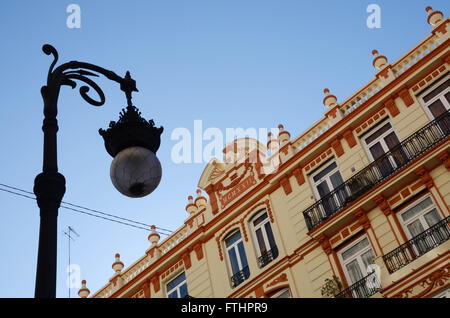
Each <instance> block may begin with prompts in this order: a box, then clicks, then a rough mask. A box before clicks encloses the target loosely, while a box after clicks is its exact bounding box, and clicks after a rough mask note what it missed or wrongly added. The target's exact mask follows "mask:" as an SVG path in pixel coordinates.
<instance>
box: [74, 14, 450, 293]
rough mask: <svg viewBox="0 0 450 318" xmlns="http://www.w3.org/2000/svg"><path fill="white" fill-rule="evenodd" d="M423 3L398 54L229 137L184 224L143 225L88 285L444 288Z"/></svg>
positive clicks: (445, 67) (121, 289)
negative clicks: (364, 75) (286, 115)
mask: <svg viewBox="0 0 450 318" xmlns="http://www.w3.org/2000/svg"><path fill="white" fill-rule="evenodd" d="M427 15H428V20H427V22H428V23H429V25H430V26H431V27H430V34H429V35H428V36H427V37H426V38H425V39H423V40H421V41H420V42H419V43H418V44H417V45H416V46H415V47H413V48H411V49H410V50H408V51H407V52H405V54H404V55H403V56H402V57H401V58H399V59H398V60H397V61H395V62H393V63H389V61H388V58H386V57H385V56H383V55H382V54H381V52H380V53H379V52H378V51H376V50H374V51H373V52H372V54H373V67H374V77H373V78H372V79H370V81H369V82H368V83H367V84H365V85H364V86H363V87H362V88H360V89H358V90H357V91H356V92H355V93H354V94H353V95H352V96H350V97H348V98H347V99H346V100H344V101H341V102H338V100H337V98H336V97H335V96H334V95H332V93H331V92H330V90H329V89H325V90H324V93H325V95H324V100H323V104H324V105H325V106H326V112H325V114H324V117H323V118H322V119H320V120H319V121H318V122H316V123H314V124H313V125H312V126H311V127H310V128H309V129H308V130H306V131H305V132H303V133H302V134H300V135H299V136H296V137H291V136H290V133H289V132H288V131H287V130H286V129H285V127H283V126H281V125H280V126H279V128H280V132H279V134H278V136H274V135H270V136H269V138H270V140H269V142H268V144H267V147H266V145H262V144H260V143H259V142H257V141H255V140H250V139H239V140H236V141H235V143H234V144H233V145H229V147H227V148H226V151H225V158H224V162H221V161H219V160H212V161H211V162H210V163H208V165H207V166H206V167H205V170H204V172H203V174H202V175H201V177H200V180H199V183H198V188H199V189H201V190H198V191H197V196H196V198H192V197H190V198H189V199H188V204H187V206H186V211H187V212H188V217H187V219H186V221H185V222H184V224H183V225H182V226H181V227H180V228H179V229H178V230H177V231H175V232H174V233H173V234H172V235H171V236H169V237H168V238H166V239H165V240H162V241H161V240H160V238H159V235H158V234H157V233H156V231H155V229H153V230H152V233H151V234H150V235H149V241H150V245H149V248H148V250H147V251H145V252H144V251H143V256H142V257H141V258H140V259H138V260H137V261H136V262H135V263H134V264H132V265H130V266H129V267H127V268H124V266H123V264H122V263H121V261H120V256H119V255H116V262H114V264H113V269H114V275H113V276H112V277H111V279H110V281H109V282H108V283H107V284H106V285H105V286H104V287H103V288H101V289H100V290H98V291H96V292H95V293H93V294H92V295H91V296H92V297H94V298H96V297H112V298H114V297H147V298H148V297H151V298H153V297H169V296H170V295H171V293H172V292H174V293H175V295H178V296H185V295H186V294H188V295H190V296H192V297H195V298H202V297H205V298H209V297H253V298H258V297H273V296H275V297H276V296H280V295H282V296H284V297H285V296H291V297H323V296H322V293H321V290H322V287H323V286H324V283H325V279H327V278H332V277H333V276H336V277H338V278H339V280H340V281H341V283H342V288H341V289H340V290H338V291H337V292H340V294H339V295H336V296H339V297H432V296H441V295H445V293H446V292H447V294H448V288H449V287H450V261H449V260H450V252H449V251H450V232H449V225H448V222H449V220H450V219H449V216H450V212H449V206H450V159H449V152H450V138H449V134H450V115H449V108H450V84H449V83H450V72H449V71H450V52H449V37H450V19H449V18H444V17H443V15H442V13H440V12H439V11H436V10H433V9H431V8H427ZM425 17H426V16H425ZM286 128H287V127H286ZM255 154H256V155H255ZM261 154H262V157H261ZM258 155H259V156H258ZM255 158H256V159H255ZM270 164H272V165H275V166H276V165H278V168H277V169H276V172H275V173H268V169H267V166H268V165H270ZM258 229H259V230H258ZM373 264H374V265H373ZM367 265H370V266H367ZM368 267H370V268H371V269H372V270H374V271H373V272H371V271H370V270H369V269H368ZM180 275H181V276H180ZM176 278H177V279H178V280H179V281H180V282H181V283H177V282H178V281H175V279H176ZM176 283H177V284H178V285H177V284H176ZM180 286H181V287H180ZM177 293H178V294H177ZM79 295H80V296H81V297H87V296H88V295H89V290H88V289H87V287H86V284H85V282H84V284H83V287H82V289H81V290H80V292H79Z"/></svg>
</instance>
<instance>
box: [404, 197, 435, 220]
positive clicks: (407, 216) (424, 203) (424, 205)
mask: <svg viewBox="0 0 450 318" xmlns="http://www.w3.org/2000/svg"><path fill="white" fill-rule="evenodd" d="M432 204H433V201H431V198H430V197H428V198H426V199H425V200H423V201H421V202H420V203H419V204H417V205H415V206H413V207H412V208H410V209H409V210H407V211H406V212H404V213H402V219H403V221H407V220H409V219H411V218H413V217H414V216H416V215H418V214H419V213H420V212H422V211H423V210H424V209H426V208H427V207H429V206H431V205H432Z"/></svg>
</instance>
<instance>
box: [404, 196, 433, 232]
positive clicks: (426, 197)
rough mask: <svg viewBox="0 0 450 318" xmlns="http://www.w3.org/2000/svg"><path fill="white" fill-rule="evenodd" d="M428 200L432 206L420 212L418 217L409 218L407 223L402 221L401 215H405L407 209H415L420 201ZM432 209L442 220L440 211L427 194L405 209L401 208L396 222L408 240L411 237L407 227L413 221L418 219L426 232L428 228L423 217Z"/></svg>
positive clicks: (431, 197)
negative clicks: (398, 222)
mask: <svg viewBox="0 0 450 318" xmlns="http://www.w3.org/2000/svg"><path fill="white" fill-rule="evenodd" d="M428 198H430V199H431V202H432V203H433V204H432V205H430V206H429V207H427V208H426V209H425V210H422V211H421V212H420V213H419V214H418V215H416V216H414V217H413V218H411V219H409V220H407V221H403V218H402V214H403V213H406V212H407V211H408V210H409V209H411V208H413V207H415V206H416V205H418V204H420V203H421V202H422V201H425V200H426V199H428ZM433 209H436V211H437V213H438V214H439V217H440V218H441V220H442V213H441V210H440V209H439V207H438V205H437V204H436V202H435V201H434V199H433V196H432V195H431V194H427V195H425V196H423V197H421V198H420V199H418V200H415V201H414V202H412V203H411V204H409V205H408V206H406V207H405V208H403V209H402V210H401V211H399V212H398V220H399V221H400V224H401V225H402V227H403V231H404V232H405V234H406V237H407V238H408V240H410V239H412V238H413V236H412V235H411V233H410V232H409V229H408V225H409V224H411V223H412V222H414V221H415V220H417V219H419V220H420V223H422V227H423V228H424V230H427V229H428V228H429V226H428V224H427V222H426V221H425V219H424V217H423V216H424V215H425V214H426V213H428V212H430V211H431V210H433Z"/></svg>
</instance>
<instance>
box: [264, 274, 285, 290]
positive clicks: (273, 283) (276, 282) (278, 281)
mask: <svg viewBox="0 0 450 318" xmlns="http://www.w3.org/2000/svg"><path fill="white" fill-rule="evenodd" d="M287 281H288V280H287V275H286V273H283V274H281V275H280V276H278V277H277V278H275V279H274V280H273V281H272V282H270V283H269V284H267V285H266V288H270V287H273V286H275V285H277V284H279V283H283V282H287Z"/></svg>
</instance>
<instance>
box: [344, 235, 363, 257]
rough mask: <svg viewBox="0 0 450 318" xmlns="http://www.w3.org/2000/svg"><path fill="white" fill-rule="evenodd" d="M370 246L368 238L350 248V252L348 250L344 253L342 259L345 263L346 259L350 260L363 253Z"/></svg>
mask: <svg viewBox="0 0 450 318" xmlns="http://www.w3.org/2000/svg"><path fill="white" fill-rule="evenodd" d="M368 245H369V241H368V240H367V238H365V239H363V240H361V241H360V242H358V243H357V244H355V245H353V246H352V247H350V248H349V249H348V250H346V251H345V252H344V253H342V259H343V260H344V261H345V260H346V259H348V258H350V257H351V256H354V255H355V254H356V253H358V252H359V251H361V250H362V249H363V248H365V247H366V246H368Z"/></svg>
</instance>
